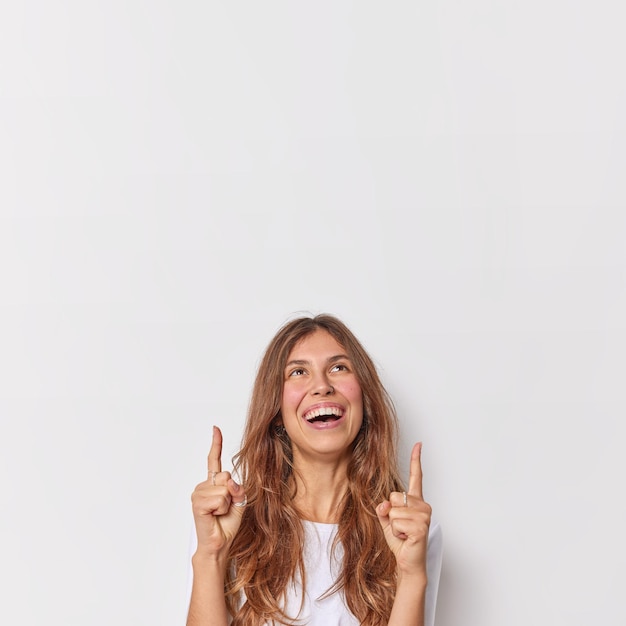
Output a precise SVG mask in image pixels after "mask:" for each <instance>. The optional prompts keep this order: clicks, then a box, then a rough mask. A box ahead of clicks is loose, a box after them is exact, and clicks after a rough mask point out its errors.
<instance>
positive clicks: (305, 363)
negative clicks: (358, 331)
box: [285, 354, 350, 369]
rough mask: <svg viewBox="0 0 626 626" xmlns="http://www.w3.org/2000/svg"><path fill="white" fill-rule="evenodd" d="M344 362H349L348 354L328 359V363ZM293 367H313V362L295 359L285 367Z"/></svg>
mask: <svg viewBox="0 0 626 626" xmlns="http://www.w3.org/2000/svg"><path fill="white" fill-rule="evenodd" d="M342 360H345V361H349V360H350V357H349V356H348V355H347V354H335V355H334V356H329V357H328V358H327V359H326V362H327V363H335V362H336V361H342ZM292 365H311V361H307V360H305V359H293V360H292V361H289V363H287V364H286V365H285V369H286V368H288V367H290V366H292Z"/></svg>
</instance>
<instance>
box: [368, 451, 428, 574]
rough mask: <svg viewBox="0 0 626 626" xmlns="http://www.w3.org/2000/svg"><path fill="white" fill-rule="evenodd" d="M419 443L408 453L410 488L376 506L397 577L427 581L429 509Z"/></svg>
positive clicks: (393, 493) (395, 492)
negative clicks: (424, 489)
mask: <svg viewBox="0 0 626 626" xmlns="http://www.w3.org/2000/svg"><path fill="white" fill-rule="evenodd" d="M421 453H422V444H421V443H416V444H415V445H414V446H413V450H412V452H411V466H410V475H409V489H408V491H407V492H406V494H405V493H403V492H398V491H394V492H392V493H391V494H390V496H389V500H385V501H384V502H381V503H380V504H379V505H378V506H377V507H376V514H377V515H378V519H379V521H380V525H381V526H382V529H383V532H384V534H385V539H386V540H387V544H388V545H389V547H390V548H391V551H392V552H393V553H394V555H395V557H396V562H397V566H398V574H400V575H408V576H423V577H424V578H426V552H427V547H428V529H429V527H430V515H431V508H430V505H429V504H428V503H427V502H424V497H423V496H422V464H421V461H420V456H421Z"/></svg>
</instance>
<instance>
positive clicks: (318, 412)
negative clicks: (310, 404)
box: [305, 406, 343, 421]
mask: <svg viewBox="0 0 626 626" xmlns="http://www.w3.org/2000/svg"><path fill="white" fill-rule="evenodd" d="M322 415H335V416H337V417H341V416H342V415H343V411H342V410H341V409H339V408H338V407H336V406H324V407H321V408H319V409H315V410H313V411H309V412H308V413H307V414H306V415H305V418H306V419H307V420H308V421H311V420H312V419H315V418H316V417H320V416H322Z"/></svg>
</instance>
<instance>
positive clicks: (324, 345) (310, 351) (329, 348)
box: [287, 329, 346, 361]
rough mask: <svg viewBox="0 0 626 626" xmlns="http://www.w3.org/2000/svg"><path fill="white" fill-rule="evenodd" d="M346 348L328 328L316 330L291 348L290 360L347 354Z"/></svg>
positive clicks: (305, 359)
mask: <svg viewBox="0 0 626 626" xmlns="http://www.w3.org/2000/svg"><path fill="white" fill-rule="evenodd" d="M345 352H346V350H345V348H344V347H343V346H342V345H341V344H340V343H339V342H338V341H337V340H336V339H335V338H334V337H333V336H332V335H331V334H330V333H329V332H328V331H326V330H322V329H320V330H316V331H315V332H313V333H311V334H310V335H307V336H306V337H303V338H302V339H300V340H299V341H298V342H297V343H296V345H295V346H294V347H293V348H292V349H291V352H290V353H289V356H288V357H287V360H288V361H291V360H303V361H308V360H311V359H312V358H315V357H318V358H319V357H330V356H337V355H339V354H345Z"/></svg>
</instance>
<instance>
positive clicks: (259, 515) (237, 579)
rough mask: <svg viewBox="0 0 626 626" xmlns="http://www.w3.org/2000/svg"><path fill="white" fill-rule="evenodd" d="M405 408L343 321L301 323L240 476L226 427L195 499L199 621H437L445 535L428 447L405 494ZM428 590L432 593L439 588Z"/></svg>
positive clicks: (264, 400)
mask: <svg viewBox="0 0 626 626" xmlns="http://www.w3.org/2000/svg"><path fill="white" fill-rule="evenodd" d="M396 438H397V425H396V416H395V412H394V409H393V405H392V402H391V400H390V399H389V397H388V396H387V393H386V391H385V389H384V388H383V385H382V383H381V381H380V379H379V377H378V374H377V372H376V369H375V366H374V364H373V362H372V360H371V358H370V357H369V356H368V354H367V353H366V352H365V350H364V349H363V347H362V346H361V344H360V343H359V341H358V340H357V339H356V337H355V336H354V335H353V334H352V332H351V331H350V330H349V329H348V328H347V327H346V326H345V325H344V324H343V323H342V322H341V321H339V320H338V319H337V318H335V317H332V316H330V315H318V316H316V317H313V318H308V317H304V318H299V319H296V320H293V321H291V322H289V323H287V324H286V325H285V326H283V328H281V329H280V330H279V332H278V333H277V334H276V336H275V337H274V339H273V340H272V341H271V343H270V345H269V346H268V348H267V350H266V352H265V355H264V357H263V359H262V362H261V365H260V367H259V370H258V373H257V377H256V381H255V384H254V388H253V392H252V399H251V402H250V408H249V412H248V419H247V423H246V427H245V432H244V436H243V441H242V447H241V450H240V451H239V453H238V454H237V455H236V457H235V459H234V460H235V470H234V471H235V473H236V475H238V476H240V477H241V484H239V483H237V482H235V480H234V479H233V478H232V477H231V474H230V473H229V472H225V471H222V466H221V448H222V435H221V432H220V431H219V429H218V428H215V427H214V429H213V442H212V445H211V450H210V452H209V457H208V470H209V475H208V479H207V480H206V481H204V482H202V483H200V484H199V485H198V486H197V487H196V489H195V491H194V493H193V495H192V504H193V513H194V520H195V526H196V536H197V548H196V550H195V553H194V555H193V558H192V566H193V586H192V592H191V601H190V606H189V613H188V618H187V626H226V625H227V624H231V623H232V624H233V625H236V626H240V625H241V626H263V625H266V624H267V625H269V624H307V625H309V626H311V625H314V624H320V625H321V624H324V626H334V625H358V624H363V625H365V626H383V625H394V626H431V625H432V624H433V620H434V604H435V600H436V593H437V585H438V579H439V571H440V566H441V536H440V531H439V527H438V526H435V525H433V527H432V528H430V541H429V527H430V526H431V523H430V522H431V509H430V506H429V505H428V504H427V503H426V502H424V499H423V497H422V471H421V464H420V453H421V444H416V445H415V446H414V448H413V451H412V453H411V462H410V476H409V483H408V487H407V488H405V487H404V486H403V484H402V481H401V480H400V478H399V473H398V468H397V455H396ZM427 585H428V589H427Z"/></svg>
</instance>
